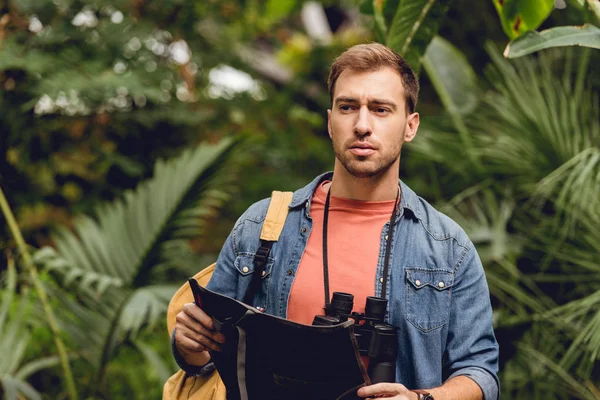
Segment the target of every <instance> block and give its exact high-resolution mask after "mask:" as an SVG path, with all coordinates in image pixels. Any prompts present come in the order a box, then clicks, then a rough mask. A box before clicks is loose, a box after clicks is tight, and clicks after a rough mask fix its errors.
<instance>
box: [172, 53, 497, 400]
mask: <svg viewBox="0 0 600 400" xmlns="http://www.w3.org/2000/svg"><path fill="white" fill-rule="evenodd" d="M328 83H329V90H330V95H331V101H332V107H331V109H330V110H328V111H327V115H328V124H327V127H328V130H329V136H330V138H331V140H332V142H333V150H334V153H335V165H334V171H333V174H331V173H327V174H324V175H321V176H319V177H317V178H316V179H315V180H314V181H313V182H312V183H310V184H309V185H308V186H306V187H304V188H302V189H300V190H298V191H296V192H295V193H294V196H293V200H292V203H291V204H290V211H289V214H288V217H287V220H286V224H285V226H284V229H283V232H282V234H281V236H280V239H279V241H278V242H277V243H275V245H274V246H273V249H272V251H271V257H272V261H271V262H270V263H269V264H268V265H267V270H266V273H265V274H264V277H263V282H262V290H261V291H260V292H259V293H257V294H256V296H255V298H254V304H252V305H253V306H256V307H259V308H261V309H262V308H264V311H265V312H266V313H270V314H273V315H276V316H279V317H284V318H288V319H290V320H293V321H296V322H301V323H305V324H310V323H311V322H312V319H313V317H314V316H315V315H323V305H324V301H325V299H324V296H322V293H323V287H324V285H325V283H326V282H327V283H328V284H329V287H330V293H332V292H334V291H340V292H348V293H352V294H354V298H355V300H354V310H355V311H359V312H361V311H364V304H365V298H366V297H367V296H373V295H374V296H379V297H386V298H387V299H388V310H387V314H386V322H387V323H389V324H391V325H393V326H395V327H397V328H398V346H399V351H398V359H397V362H396V382H398V383H381V384H375V385H371V386H367V387H363V388H361V389H359V390H358V396H360V397H363V398H375V397H386V398H393V399H398V400H400V399H431V398H433V399H435V400H443V399H482V398H485V399H496V398H498V393H499V384H498V378H497V375H496V374H497V368H498V366H497V362H498V345H497V342H496V339H495V337H494V333H493V329H492V323H491V320H492V310H491V305H490V299H489V291H488V287H487V283H486V279H485V275H484V271H483V268H482V265H481V261H480V260H479V257H478V255H477V252H476V250H475V248H474V247H473V244H472V243H471V241H470V240H469V239H468V238H467V236H466V234H465V233H464V231H463V230H462V229H461V228H460V227H459V226H458V225H457V224H456V223H454V222H453V221H452V220H450V219H449V218H448V217H446V216H445V215H443V214H441V213H439V212H438V211H436V210H435V209H434V208H433V207H432V206H431V205H429V204H428V203H427V202H426V201H425V200H423V199H421V198H420V197H418V196H417V195H416V194H415V193H414V192H413V191H412V190H411V189H410V188H408V187H407V186H406V185H405V184H404V183H402V182H400V181H399V167H400V151H401V149H402V145H403V144H404V143H406V142H410V141H412V140H413V139H414V137H415V135H416V133H417V129H418V127H419V114H418V113H416V112H415V106H416V103H417V95H418V82H417V79H416V77H415V74H414V73H413V71H412V70H411V69H410V67H409V66H408V64H407V63H406V62H405V61H404V60H403V59H402V57H400V56H399V55H398V54H396V53H395V52H393V51H392V50H390V49H389V48H387V47H385V46H383V45H380V44H366V45H358V46H354V47H352V48H350V49H349V50H347V51H346V52H344V53H343V54H342V55H340V56H339V57H338V58H337V59H336V60H335V62H334V63H333V65H332V68H331V71H330V75H329V81H328ZM267 206H268V200H263V201H261V202H258V203H256V204H254V205H253V206H251V207H250V208H249V209H248V210H247V211H246V212H245V213H244V214H243V215H242V216H241V217H240V219H239V220H238V221H237V223H236V224H235V227H234V228H233V231H232V233H231V234H230V236H229V238H228V239H227V241H226V243H225V245H224V246H223V249H222V251H221V254H220V255H219V258H218V260H217V267H216V270H215V272H214V275H213V277H212V279H211V281H210V284H209V286H208V288H209V289H210V290H213V291H216V292H219V293H222V294H224V295H227V296H230V297H234V298H237V299H242V297H243V295H244V293H245V290H246V288H247V287H248V284H249V282H250V279H251V274H248V268H244V266H247V265H252V260H253V258H254V253H255V252H256V249H257V248H258V247H259V235H260V229H261V223H262V221H263V220H264V218H265V214H266V209H267ZM394 210H395V211H394ZM324 221H328V222H327V223H326V224H325V223H324ZM324 227H325V228H326V234H325V235H323V233H324V232H323V229H324ZM324 252H325V254H324ZM324 256H325V257H324ZM324 264H327V269H324ZM325 270H326V271H328V272H327V273H324V271H325ZM224 341H225V338H224V337H223V335H221V334H220V333H217V332H216V331H215V330H214V326H213V323H212V321H211V319H210V318H209V317H208V316H207V315H206V314H205V313H204V312H203V311H202V310H201V309H200V308H198V307H196V306H194V305H193V304H189V305H186V306H185V307H184V309H183V311H182V312H181V313H179V314H178V316H177V324H176V330H175V334H174V350H175V352H174V353H175V355H176V358H178V361H179V363H180V365H182V367H183V368H184V369H186V370H187V371H190V372H196V373H198V372H200V373H201V371H202V369H199V368H198V367H200V366H203V365H206V364H207V363H209V360H210V356H209V355H208V352H207V351H206V350H208V349H211V350H216V351H218V350H219V346H220V344H222V343H224ZM209 365H210V364H209ZM204 368H205V369H206V367H204Z"/></svg>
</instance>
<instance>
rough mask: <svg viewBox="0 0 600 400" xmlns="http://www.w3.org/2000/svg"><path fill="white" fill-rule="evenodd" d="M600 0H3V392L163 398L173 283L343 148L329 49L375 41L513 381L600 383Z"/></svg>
mask: <svg viewBox="0 0 600 400" xmlns="http://www.w3.org/2000/svg"><path fill="white" fill-rule="evenodd" d="M599 17H600V3H599V2H598V1H597V0H572V1H562V0H556V1H552V0H550V1H547V0H504V1H500V0H488V1H478V2H472V1H469V0H455V1H452V2H443V1H435V0H427V1H424V0H395V1H394V0H374V1H368V0H367V1H358V0H354V1H352V0H347V1H320V2H318V1H301V0H266V1H258V0H193V1H183V0H163V1H161V2H157V1H150V0H85V1H80V0H19V1H11V0H4V1H0V188H1V190H2V192H0V205H1V206H2V213H0V249H1V250H2V252H1V253H2V254H1V259H0V274H1V278H0V393H2V394H3V396H4V397H5V398H8V399H15V398H28V399H39V398H47V399H64V398H71V399H74V398H82V399H88V398H89V399H91V398H100V399H120V398H135V399H138V398H139V399H142V398H159V397H160V396H161V391H162V385H163V383H164V382H165V380H166V379H167V378H168V376H170V375H171V374H172V373H174V372H175V370H176V365H175V364H174V362H173V360H172V357H171V355H170V347H169V338H168V336H167V333H166V327H165V321H164V317H165V310H166V305H167V304H168V301H169V299H170V297H171V295H172V294H173V293H174V291H175V290H176V288H177V287H178V286H179V285H181V283H182V282H184V280H185V278H186V277H187V276H189V275H191V274H193V273H195V272H197V271H198V270H199V269H201V268H202V267H204V266H206V265H208V264H209V263H210V262H212V261H213V260H214V259H215V258H216V255H217V254H218V251H219V250H220V246H221V244H222V242H223V241H224V238H225V237H226V235H227V234H228V232H229V230H230V229H231V227H232V226H233V223H234V222H235V219H236V218H237V217H238V216H239V215H240V214H241V212H243V210H244V209H245V208H246V207H248V206H249V205H250V204H252V203H253V202H255V201H257V200H259V199H261V198H264V197H268V196H269V195H270V192H271V190H275V189H276V190H294V189H297V188H298V187H300V186H302V185H304V184H306V183H307V182H308V181H309V180H311V179H312V178H313V177H314V176H315V175H316V174H318V173H320V172H323V171H325V170H329V169H331V168H332V166H333V154H332V152H331V150H330V143H329V139H328V136H327V130H326V112H325V110H326V109H327V108H328V107H329V96H328V92H327V88H326V84H325V81H326V77H327V73H328V69H329V66H330V64H331V61H332V59H333V58H334V57H335V56H336V55H338V54H339V53H340V52H341V51H343V50H344V49H345V48H347V47H349V46H351V45H354V44H358V43H365V42H369V41H380V42H383V43H387V44H388V45H390V46H392V47H393V48H394V49H396V50H397V51H399V52H401V53H402V54H404V55H405V56H406V58H407V59H408V60H409V61H410V62H411V65H412V66H413V67H414V68H415V69H416V70H418V71H419V74H420V81H421V85H422V92H421V99H420V103H419V106H418V111H419V112H420V114H421V120H422V126H421V128H420V130H419V136H418V137H417V140H416V141H415V142H414V143H412V144H411V145H410V146H406V147H405V152H404V154H403V162H402V164H403V166H402V170H401V175H402V178H403V179H404V180H405V181H406V182H407V183H408V184H409V185H410V186H411V187H413V188H414V189H415V190H416V191H417V192H418V193H419V194H420V195H421V196H423V197H424V198H426V199H427V200H428V201H430V202H432V203H434V204H435V205H436V206H437V207H438V208H439V209H440V210H442V211H444V212H445V213H447V214H449V215H450V216H451V217H453V218H454V219H456V220H457V221H458V222H459V223H460V224H461V225H462V226H463V227H464V228H465V229H466V231H467V233H468V234H469V236H470V237H471V238H472V240H473V241H474V242H475V244H476V246H477V248H478V251H479V253H480V255H481V257H482V259H483V262H484V266H485V268H486V273H487V277H488V281H489V284H490V290H491V294H492V301H493V305H494V324H495V329H496V335H497V338H498V340H499V342H500V346H501V359H500V366H501V371H500V379H501V384H502V397H503V398H507V399H508V398H517V399H520V398H527V399H529V398H532V397H533V398H540V399H550V398H557V399H569V398H581V399H598V398H600V368H599V366H598V358H599V357H600V196H599V194H600V103H599V98H598V88H599V87H600V73H599V69H598V65H600V55H599V53H600V52H599V51H598V50H596V49H597V48H599V47H600V38H599V36H600V33H599V32H600V30H599V29H598V25H599V23H598V22H599ZM582 24H585V25H584V28H578V27H576V26H580V25H582ZM535 30H538V31H539V33H535ZM509 40H512V41H511V42H510V45H509V46H508V47H507V43H508V42H509ZM556 44H561V45H563V46H564V45H571V44H579V45H581V46H577V47H571V46H567V47H556V48H550V47H554V46H555V45H556ZM546 47H548V48H550V49H545V48H546ZM542 49H545V50H542ZM538 50H541V51H538ZM503 54H504V55H506V56H507V57H511V59H507V58H504V57H503ZM525 54H529V55H525ZM516 57H518V58H516ZM13 215H14V217H15V218H14V219H13V218H12V216H13ZM21 235H22V236H21Z"/></svg>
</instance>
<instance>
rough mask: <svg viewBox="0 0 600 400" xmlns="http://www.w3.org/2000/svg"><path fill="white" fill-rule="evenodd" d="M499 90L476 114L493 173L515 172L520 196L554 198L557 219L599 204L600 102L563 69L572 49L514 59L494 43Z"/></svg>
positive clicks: (493, 74)
mask: <svg viewBox="0 0 600 400" xmlns="http://www.w3.org/2000/svg"><path fill="white" fill-rule="evenodd" d="M488 50H489V53H490V56H491V57H492V59H493V62H494V68H493V69H492V70H491V71H492V72H491V73H490V74H489V76H490V77H491V81H492V83H493V85H494V87H495V89H496V90H495V91H492V92H489V93H488V95H487V96H486V99H485V101H484V104H485V107H484V108H482V109H481V111H480V112H478V113H476V114H474V115H473V118H472V121H473V125H474V127H475V129H476V130H477V131H478V132H481V133H486V134H487V147H486V148H485V149H484V150H483V155H484V158H485V160H486V163H487V165H489V167H490V170H491V171H492V173H494V174H497V175H499V176H505V177H508V178H509V179H511V180H512V181H513V182H514V183H515V184H516V186H517V187H518V188H519V190H520V192H521V196H522V197H523V196H532V197H534V198H535V199H536V200H537V201H538V203H540V202H542V201H544V202H551V203H553V204H555V211H557V212H558V213H557V215H556V218H555V222H556V225H557V226H564V225H565V220H566V222H567V225H568V226H569V227H572V226H573V225H572V224H573V222H574V221H575V219H576V218H577V213H579V212H585V211H586V210H589V209H590V208H591V207H594V205H595V204H596V201H597V195H598V193H599V190H600V150H599V147H598V146H599V143H600V107H599V102H598V95H597V93H594V92H593V91H592V89H591V88H587V89H585V90H578V89H576V84H575V82H574V81H573V80H574V79H573V78H572V77H571V75H567V74H564V75H563V76H560V75H559V71H557V70H556V69H557V67H556V66H557V65H565V64H568V63H569V60H568V59H567V61H565V57H567V58H568V54H567V55H566V56H565V52H560V51H545V52H541V53H540V55H539V58H523V59H519V60H517V61H514V62H509V61H507V60H505V59H503V58H502V56H501V55H500V54H499V53H498V52H497V50H495V49H493V47H492V46H488Z"/></svg>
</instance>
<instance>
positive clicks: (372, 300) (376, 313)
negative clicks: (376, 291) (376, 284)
mask: <svg viewBox="0 0 600 400" xmlns="http://www.w3.org/2000/svg"><path fill="white" fill-rule="evenodd" d="M386 307H387V300H386V299H382V298H381V297H374V296H368V297H367V303H366V304H365V315H366V316H367V317H370V318H375V319H377V320H378V321H383V318H384V317H385V309H386Z"/></svg>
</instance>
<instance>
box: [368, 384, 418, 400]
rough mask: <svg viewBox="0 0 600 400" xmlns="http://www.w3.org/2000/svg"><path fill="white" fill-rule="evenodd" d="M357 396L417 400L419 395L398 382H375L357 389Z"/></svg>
mask: <svg viewBox="0 0 600 400" xmlns="http://www.w3.org/2000/svg"><path fill="white" fill-rule="evenodd" d="M356 394H358V396H359V397H363V398H367V400H368V399H376V398H386V399H394V400H417V399H418V398H419V396H418V395H417V394H416V393H415V392H411V391H410V390H408V389H407V388H406V386H404V385H402V384H400V383H376V384H375V385H370V386H363V387H361V388H360V389H358V392H357V393H356Z"/></svg>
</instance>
